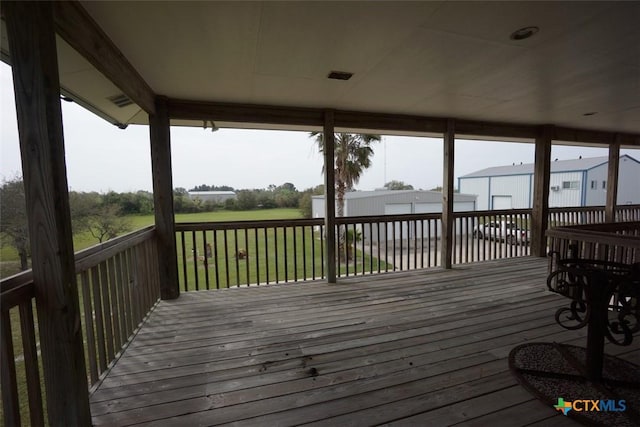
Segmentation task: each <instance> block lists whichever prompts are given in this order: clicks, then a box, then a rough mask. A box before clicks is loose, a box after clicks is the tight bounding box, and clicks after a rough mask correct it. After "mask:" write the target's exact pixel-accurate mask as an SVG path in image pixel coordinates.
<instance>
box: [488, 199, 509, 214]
mask: <svg viewBox="0 0 640 427" xmlns="http://www.w3.org/2000/svg"><path fill="white" fill-rule="evenodd" d="M491 201H492V204H491V210H494V211H499V210H502V209H511V196H493V197H492V198H491Z"/></svg>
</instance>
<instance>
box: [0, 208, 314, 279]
mask: <svg viewBox="0 0 640 427" xmlns="http://www.w3.org/2000/svg"><path fill="white" fill-rule="evenodd" d="M175 218H176V222H207V221H248V220H267V219H294V218H302V216H301V214H300V211H299V210H298V209H264V210H254V211H217V212H201V213H194V214H177V215H176V217H175ZM127 219H128V220H129V223H130V225H131V230H137V229H140V228H142V227H146V226H148V225H152V224H153V223H154V217H153V215H129V216H128V217H127ZM96 244H98V240H97V239H96V238H95V237H93V236H92V235H91V233H89V232H84V233H78V234H75V235H74V236H73V248H74V251H75V252H78V251H80V250H82V249H86V248H88V247H90V246H93V245H96ZM18 260H19V258H18V253H17V252H16V250H15V249H14V248H13V247H12V246H11V245H8V244H5V242H4V241H3V243H2V246H1V247H0V261H1V262H0V278H3V277H8V276H11V275H12V274H16V273H19V272H20V264H19V262H18Z"/></svg>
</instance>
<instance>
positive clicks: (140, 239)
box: [0, 227, 159, 426]
mask: <svg viewBox="0 0 640 427" xmlns="http://www.w3.org/2000/svg"><path fill="white" fill-rule="evenodd" d="M157 260H158V257H157V254H156V244H155V229H154V228H153V227H147V228H145V229H142V230H138V231H136V232H133V233H131V234H128V235H125V236H122V237H119V238H116V239H113V240H110V241H108V242H105V243H104V244H100V245H96V246H94V247H92V248H89V249H86V250H83V251H80V252H78V253H76V262H75V267H76V274H77V283H78V296H79V302H80V311H81V323H82V333H83V340H84V355H85V364H86V366H87V379H88V382H89V384H91V385H92V386H93V385H95V384H96V383H97V382H98V381H99V379H100V377H101V375H102V374H103V373H104V372H105V371H106V370H107V369H108V368H109V366H110V364H112V363H113V362H114V361H115V360H116V359H117V358H118V357H119V355H120V353H121V352H122V351H123V350H124V348H125V347H126V345H127V343H128V340H129V339H130V337H131V336H132V335H133V334H134V333H135V331H136V329H137V328H138V327H139V325H140V323H141V322H142V321H143V319H144V318H145V316H146V315H147V314H148V313H149V311H150V310H151V309H152V308H153V306H154V304H156V302H157V301H158V299H159V280H158V265H157ZM0 291H1V295H0V301H1V313H2V326H1V331H2V336H1V337H0V347H1V348H2V350H1V351H2V360H1V362H0V363H1V365H2V408H3V418H4V425H7V426H13V425H21V424H22V425H44V424H45V414H46V404H45V400H46V399H44V398H43V397H44V393H43V392H42V391H43V390H42V389H43V387H42V385H41V384H42V377H41V372H42V365H43V364H42V360H41V357H40V355H39V352H38V347H39V339H38V321H37V315H36V313H37V310H35V300H36V289H35V284H34V282H33V277H32V274H31V271H26V272H23V273H20V274H17V275H15V276H12V277H9V278H7V279H4V280H2V281H1V282H0ZM18 325H19V326H18ZM17 348H18V349H19V348H22V354H16V349H17ZM25 389H26V390H25ZM25 392H26V399H25V398H24V397H22V396H24V395H25ZM87 392H89V391H87ZM25 400H26V401H25Z"/></svg>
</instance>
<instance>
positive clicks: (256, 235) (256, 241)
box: [253, 227, 260, 286]
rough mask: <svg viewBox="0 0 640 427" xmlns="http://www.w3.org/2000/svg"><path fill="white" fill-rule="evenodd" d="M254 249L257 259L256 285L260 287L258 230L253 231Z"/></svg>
mask: <svg viewBox="0 0 640 427" xmlns="http://www.w3.org/2000/svg"><path fill="white" fill-rule="evenodd" d="M253 243H254V244H253V247H254V251H255V258H256V285H258V286H260V248H259V246H258V228H257V227H255V228H254V229H253Z"/></svg>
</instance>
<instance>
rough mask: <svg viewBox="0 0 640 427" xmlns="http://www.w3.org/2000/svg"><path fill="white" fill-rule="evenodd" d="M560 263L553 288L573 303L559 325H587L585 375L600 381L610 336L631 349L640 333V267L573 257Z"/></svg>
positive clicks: (560, 313)
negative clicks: (605, 348) (634, 339)
mask: <svg viewBox="0 0 640 427" xmlns="http://www.w3.org/2000/svg"><path fill="white" fill-rule="evenodd" d="M555 264H556V267H557V268H556V270H555V271H553V272H552V273H551V274H550V275H549V277H548V279H547V287H548V288H549V290H550V291H552V292H556V293H559V294H561V295H563V296H565V297H568V298H570V299H571V303H570V305H569V307H563V308H560V309H558V310H557V311H556V313H555V318H556V322H557V323H558V324H560V325H561V326H562V327H564V328H566V329H580V328H583V327H587V346H586V363H585V365H586V366H585V375H586V377H587V378H588V379H589V380H591V381H600V380H601V379H602V365H603V358H604V339H605V337H606V338H607V339H608V340H609V341H610V342H612V343H613V344H617V345H630V344H631V342H632V340H633V334H634V333H636V332H638V331H639V330H640V263H636V264H623V263H617V262H610V261H602V260H592V259H577V258H570V259H562V260H556V262H555Z"/></svg>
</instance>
